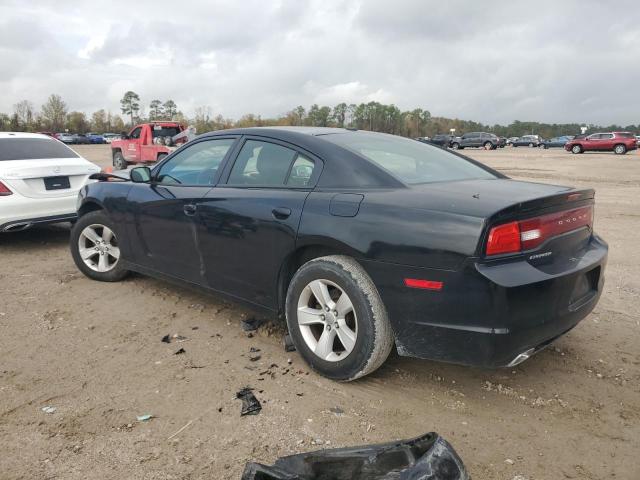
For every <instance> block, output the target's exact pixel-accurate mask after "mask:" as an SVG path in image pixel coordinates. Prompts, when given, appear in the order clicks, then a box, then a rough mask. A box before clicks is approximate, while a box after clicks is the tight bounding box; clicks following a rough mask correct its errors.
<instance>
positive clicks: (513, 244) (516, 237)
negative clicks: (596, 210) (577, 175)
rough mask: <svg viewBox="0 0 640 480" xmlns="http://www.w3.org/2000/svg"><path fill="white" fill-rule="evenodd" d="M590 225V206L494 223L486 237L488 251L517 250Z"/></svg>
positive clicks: (591, 222) (514, 251)
mask: <svg viewBox="0 0 640 480" xmlns="http://www.w3.org/2000/svg"><path fill="white" fill-rule="evenodd" d="M592 226H593V207H592V206H588V207H580V208H574V209H571V210H564V211H562V212H556V213H549V214H547V215H542V216H540V217H535V218H529V219H527V220H520V221H517V222H510V223H505V224H503V225H498V226H496V227H493V228H492V229H491V231H490V232H489V238H488V239H487V249H486V254H487V255H500V254H505V253H518V252H521V251H525V250H531V249H533V248H536V247H538V246H540V245H542V244H543V243H544V242H546V241H547V240H549V239H550V238H552V237H555V236H557V235H561V234H563V233H567V232H571V231H573V230H578V229H579V228H582V227H592Z"/></svg>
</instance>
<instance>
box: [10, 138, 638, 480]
mask: <svg viewBox="0 0 640 480" xmlns="http://www.w3.org/2000/svg"><path fill="white" fill-rule="evenodd" d="M77 150H78V151H79V152H80V153H81V154H83V155H85V156H86V157H87V158H88V159H90V160H92V161H94V162H96V163H98V164H99V165H101V166H106V165H107V164H108V163H109V148H108V146H83V147H78V148H77ZM465 153H468V154H469V155H470V156H472V157H474V158H477V159H479V160H481V161H484V162H486V163H487V164H489V165H491V166H493V167H495V168H497V169H499V170H501V171H502V172H504V173H506V174H507V175H510V176H512V177H515V178H517V179H526V180H532V181H539V182H546V183H558V184H569V185H575V186H578V187H586V186H593V187H595V188H596V190H597V208H596V223H595V226H596V230H597V231H598V232H599V233H600V234H601V235H602V236H603V237H604V238H605V239H606V240H607V241H608V242H609V245H610V255H609V263H608V267H607V270H606V286H605V292H604V294H603V296H602V299H601V301H600V303H599V305H598V306H597V307H596V309H595V311H594V312H593V313H592V314H591V315H590V316H588V317H587V318H586V319H585V320H584V321H583V322H582V323H581V324H580V325H578V327H577V328H575V329H574V330H573V331H571V332H570V333H569V334H568V335H566V336H565V337H563V338H561V339H560V340H559V341H558V342H557V343H556V344H555V345H553V346H552V347H550V348H548V349H547V350H545V351H543V352H542V353H540V354H539V355H537V356H536V357H534V358H533V359H531V360H529V361H528V362H525V363H524V364H522V365H520V366H518V367H516V368H514V369H502V370H482V369H474V368H467V367H460V366H452V365H446V364H441V363H435V362H428V361H421V360H414V359H408V358H400V357H398V356H397V355H395V354H394V355H392V357H391V358H390V359H389V361H388V362H387V363H386V364H385V366H384V367H383V368H381V369H380V370H379V371H378V372H376V373H375V374H373V375H371V376H369V377H366V378H365V379H363V380H360V381H357V382H354V383H350V384H341V383H335V382H332V381H329V380H325V379H323V378H321V377H319V376H317V375H315V374H313V373H310V372H309V370H308V369H307V367H306V365H305V364H304V363H303V361H302V360H301V358H300V357H299V356H298V354H297V353H295V352H294V353H286V352H285V351H284V349H283V348H282V344H281V332H280V330H279V329H277V328H274V327H268V328H265V327H262V328H261V329H260V330H259V331H258V332H256V333H255V334H254V335H253V336H252V337H251V338H250V337H249V336H248V335H247V333H246V332H244V331H243V330H242V328H241V325H240V321H241V319H243V318H245V317H246V316H247V315H251V313H250V312H248V311H246V310H244V309H242V308H240V307H238V306H235V305H232V304H229V303H226V302H223V301H221V300H220V299H218V298H214V297H209V296H204V295H201V294H198V293H193V292H191V291H187V290H185V289H181V288H176V287H175V286H173V285H169V284H166V283H163V282H161V281H158V280H154V279H151V278H146V277H142V276H133V277H131V278H129V279H127V280H125V281H123V282H121V283H115V284H104V283H97V282H93V281H91V280H89V279H87V278H85V277H84V276H83V275H82V274H80V273H79V272H78V271H77V270H76V268H75V266H74V264H73V262H72V260H71V256H70V255H69V249H68V245H67V244H68V236H69V230H68V227H66V226H64V225H63V226H55V227H48V228H38V229H33V230H30V231H25V232H22V233H15V234H6V235H2V236H0V478H1V479H18V478H19V479H33V478H35V479H41V478H42V479H44V478H46V479H53V478H58V479H86V478H106V479H178V478H180V479H183V478H192V479H194V478H210V479H218V478H224V479H226V478H230V479H238V478H239V477H240V474H241V472H242V469H243V467H244V464H245V462H247V461H249V460H258V461H263V462H272V461H273V460H275V458H276V457H278V456H281V455H286V454H291V453H298V452H303V451H309V450H314V449H318V448H324V447H325V446H326V447H342V446H352V445H357V444H364V443H371V442H381V441H389V440H392V439H399V438H409V437H412V436H417V435H419V434H422V433H424V432H427V431H436V432H439V433H440V434H442V435H443V436H444V437H445V438H446V439H447V440H449V441H450V442H451V443H452V444H453V446H454V447H455V449H456V450H457V451H458V453H459V454H460V456H461V457H462V459H463V460H464V462H465V464H466V465H467V467H468V469H469V471H470V473H471V476H472V477H473V478H474V479H475V480H484V479H491V480H493V479H507V480H512V479H515V478H518V479H520V480H522V479H528V480H534V479H535V480H540V479H554V480H555V479H629V480H635V479H638V478H640V457H639V455H638V454H639V453H640V387H639V380H640V253H639V252H640V249H639V248H638V240H637V238H638V237H637V235H638V232H640V155H639V154H638V153H632V154H628V155H625V156H614V155H613V154H584V155H571V154H569V153H566V152H564V151H563V150H559V149H554V150H538V149H528V148H518V149H513V148H506V149H503V150H498V151H490V152H486V151H481V150H465ZM174 333H178V334H180V335H183V336H185V337H186V340H184V341H182V342H176V343H170V344H167V343H163V342H161V338H162V337H163V336H164V335H167V334H174ZM251 347H254V348H256V349H260V355H261V359H259V360H257V361H254V362H252V361H250V360H249V350H250V348H251ZM179 348H184V349H185V351H186V353H184V354H181V355H175V354H174V352H176V351H177V350H178V349H179ZM246 385H249V386H252V387H254V388H255V389H256V390H255V392H256V395H257V397H258V398H259V399H260V401H261V402H262V406H263V409H262V412H261V413H260V414H259V415H256V416H247V417H240V406H241V404H240V401H239V400H236V399H235V392H236V391H237V390H239V389H240V388H241V387H244V386H246ZM46 406H52V407H55V409H56V410H55V412H53V413H45V412H43V411H42V408H43V407H46ZM335 407H339V409H340V410H341V411H342V412H343V413H335V411H336V409H335ZM331 409H333V410H334V411H332V410H331ZM143 414H152V415H153V416H154V418H152V419H151V420H149V421H146V422H139V421H137V420H136V416H138V415H143Z"/></svg>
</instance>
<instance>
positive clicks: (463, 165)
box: [322, 132, 497, 185]
mask: <svg viewBox="0 0 640 480" xmlns="http://www.w3.org/2000/svg"><path fill="white" fill-rule="evenodd" d="M322 138H323V139H325V140H328V141H330V142H332V143H335V144H337V145H340V146H342V147H344V148H346V149H348V150H351V151H352V152H354V153H357V154H358V155H360V156H362V157H365V158H366V159H368V160H370V161H372V162H373V163H375V164H376V165H378V166H380V167H382V168H383V169H385V170H387V171H388V172H390V173H392V174H393V175H395V176H396V177H398V178H399V179H400V180H401V181H403V182H405V183H407V184H409V185H411V184H419V183H432V182H444V181H455V180H471V179H495V178H497V177H496V176H495V175H494V174H493V173H491V172H489V171H487V170H485V169H484V168H482V167H480V166H479V165H476V164H474V163H472V162H470V161H469V160H465V159H464V158H461V157H459V156H457V155H455V154H453V153H450V152H448V151H446V150H443V149H441V148H438V147H436V146H433V145H428V144H426V143H420V142H414V141H412V140H409V139H406V138H403V137H398V136H395V135H386V134H379V133H368V132H355V133H339V134H330V135H323V136H322Z"/></svg>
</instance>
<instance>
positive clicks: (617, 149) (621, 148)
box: [613, 144, 627, 155]
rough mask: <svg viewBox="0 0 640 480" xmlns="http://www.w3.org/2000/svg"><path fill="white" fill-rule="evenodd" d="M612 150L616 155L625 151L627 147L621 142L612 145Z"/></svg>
mask: <svg viewBox="0 0 640 480" xmlns="http://www.w3.org/2000/svg"><path fill="white" fill-rule="evenodd" d="M613 151H614V152H615V153H616V155H624V154H625V153H627V147H625V146H624V145H622V144H618V145H616V146H615V147H613Z"/></svg>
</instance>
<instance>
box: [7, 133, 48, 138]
mask: <svg viewBox="0 0 640 480" xmlns="http://www.w3.org/2000/svg"><path fill="white" fill-rule="evenodd" d="M0 138H47V139H50V138H51V137H50V136H49V135H45V134H43V133H29V132H0Z"/></svg>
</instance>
